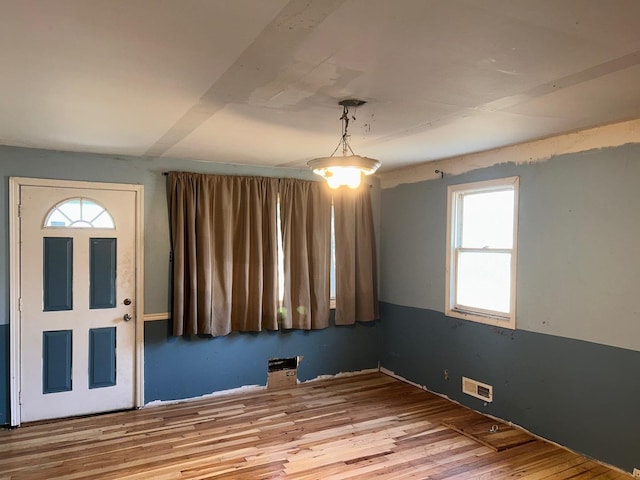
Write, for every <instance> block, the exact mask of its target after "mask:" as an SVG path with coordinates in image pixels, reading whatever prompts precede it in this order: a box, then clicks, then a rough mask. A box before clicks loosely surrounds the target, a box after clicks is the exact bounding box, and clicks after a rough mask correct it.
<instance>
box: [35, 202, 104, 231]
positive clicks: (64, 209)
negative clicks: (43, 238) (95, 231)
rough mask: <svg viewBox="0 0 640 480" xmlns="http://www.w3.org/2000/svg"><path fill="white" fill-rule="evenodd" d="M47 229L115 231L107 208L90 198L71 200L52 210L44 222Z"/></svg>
mask: <svg viewBox="0 0 640 480" xmlns="http://www.w3.org/2000/svg"><path fill="white" fill-rule="evenodd" d="M44 226H45V227H47V228H51V227H53V228H55V227H59V228H60V227H61V228H108V229H114V228H115V224H114V223H113V218H112V217H111V215H110V214H109V212H108V211H107V209H106V208H104V207H103V206H102V205H100V204H98V203H97V202H95V201H93V200H89V199H88V198H80V197H78V198H70V199H68V200H65V201H64V202H61V203H59V204H58V205H56V206H55V207H53V208H52V209H51V211H50V212H49V214H48V215H47V218H46V220H45V221H44Z"/></svg>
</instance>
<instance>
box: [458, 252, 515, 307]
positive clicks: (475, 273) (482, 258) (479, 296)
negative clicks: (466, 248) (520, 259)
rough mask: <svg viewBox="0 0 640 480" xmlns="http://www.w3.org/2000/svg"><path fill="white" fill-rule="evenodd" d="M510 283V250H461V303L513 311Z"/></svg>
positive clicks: (459, 300) (459, 288)
mask: <svg viewBox="0 0 640 480" xmlns="http://www.w3.org/2000/svg"><path fill="white" fill-rule="evenodd" d="M510 284H511V254H510V253H489V252H459V253H458V272H457V289H456V304H457V305H458V306H467V307H475V308H481V309H484V310H491V311H494V312H502V313H509V306H510Z"/></svg>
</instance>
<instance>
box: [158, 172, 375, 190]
mask: <svg viewBox="0 0 640 480" xmlns="http://www.w3.org/2000/svg"><path fill="white" fill-rule="evenodd" d="M162 175H164V176H165V177H166V176H167V175H169V172H162ZM212 175H215V174H212ZM369 188H373V185H369Z"/></svg>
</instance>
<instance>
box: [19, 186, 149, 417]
mask: <svg viewBox="0 0 640 480" xmlns="http://www.w3.org/2000/svg"><path fill="white" fill-rule="evenodd" d="M76 198H83V199H90V201H86V202H82V201H75V200H74V201H71V202H68V203H64V202H65V200H69V199H76ZM20 203H21V216H20V219H21V222H20V236H21V248H20V267H21V268H20V290H21V296H22V298H21V304H22V308H21V312H20V314H21V321H20V351H21V354H20V357H21V358H20V369H21V371H20V379H21V381H20V388H21V395H20V399H21V400H20V402H21V420H22V421H23V422H27V421H34V420H42V419H47V418H58V417H66V416H74V415H83V414H88V413H96V412H103V411H110V410H119V409H125V408H132V407H133V406H134V401H135V398H134V380H135V320H131V321H127V320H125V316H130V317H129V318H132V317H134V316H135V315H134V313H135V284H136V282H135V258H136V252H135V228H136V193H135V192H133V191H115V190H99V189H78V188H60V187H58V188H51V187H41V186H24V185H23V186H21V188H20ZM56 206H57V208H56ZM100 206H102V207H105V208H106V211H107V212H108V213H107V212H102V210H101V208H100ZM47 223H48V224H49V226H46V225H47ZM111 226H114V227H115V228H105V227H111ZM125 299H131V300H132V301H131V302H127V303H128V304H127V305H125V302H124V300H125Z"/></svg>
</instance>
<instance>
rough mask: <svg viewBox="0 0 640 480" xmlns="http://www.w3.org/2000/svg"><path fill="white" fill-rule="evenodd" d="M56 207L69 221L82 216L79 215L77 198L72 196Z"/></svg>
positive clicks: (78, 200)
mask: <svg viewBox="0 0 640 480" xmlns="http://www.w3.org/2000/svg"><path fill="white" fill-rule="evenodd" d="M58 209H59V210H60V211H61V212H62V213H64V214H65V215H66V216H67V217H69V218H70V219H71V221H75V220H80V219H81V218H82V217H81V216H80V199H79V198H72V199H71V200H67V201H66V202H64V203H63V204H61V205H58Z"/></svg>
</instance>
